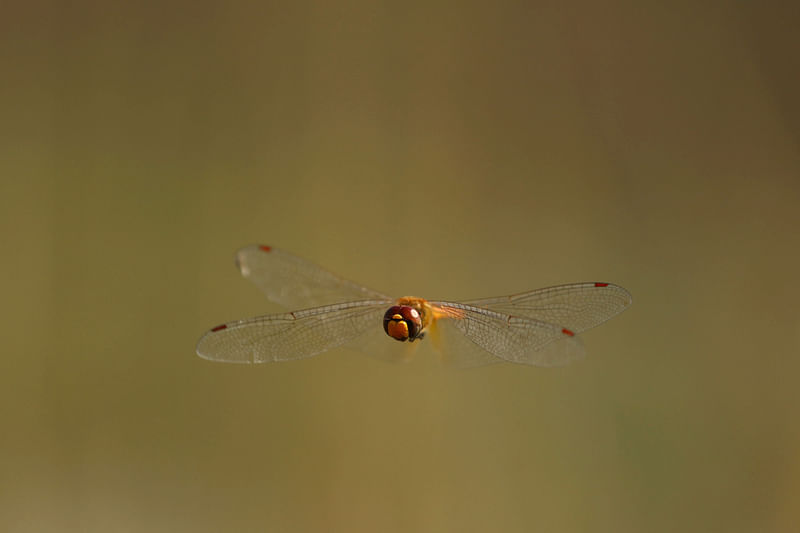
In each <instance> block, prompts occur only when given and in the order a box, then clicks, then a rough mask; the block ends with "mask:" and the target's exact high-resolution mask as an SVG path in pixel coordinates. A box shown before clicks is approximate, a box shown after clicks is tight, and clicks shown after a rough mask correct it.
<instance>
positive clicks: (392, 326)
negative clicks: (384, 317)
mask: <svg viewBox="0 0 800 533" xmlns="http://www.w3.org/2000/svg"><path fill="white" fill-rule="evenodd" d="M395 316H398V315H395ZM392 318H394V317H392ZM400 318H403V317H400ZM386 329H387V331H388V332H389V336H390V337H392V338H395V339H397V340H400V341H402V340H405V339H407V338H408V324H406V321H405V320H398V321H397V322H394V321H392V322H389V323H388V324H387V325H386Z"/></svg>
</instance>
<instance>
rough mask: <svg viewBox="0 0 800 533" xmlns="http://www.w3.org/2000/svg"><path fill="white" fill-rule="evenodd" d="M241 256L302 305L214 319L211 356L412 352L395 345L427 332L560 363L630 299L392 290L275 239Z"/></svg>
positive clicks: (443, 350) (486, 351) (450, 341)
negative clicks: (455, 298) (426, 294)
mask: <svg viewBox="0 0 800 533" xmlns="http://www.w3.org/2000/svg"><path fill="white" fill-rule="evenodd" d="M235 259H236V265H237V267H238V268H239V271H240V272H241V274H242V276H244V277H245V278H246V279H248V280H250V281H252V282H253V283H254V284H255V285H256V286H258V288H260V289H261V290H262V291H263V292H264V293H265V294H266V296H267V298H268V299H269V300H271V301H273V302H275V303H277V304H280V305H282V306H284V307H286V308H290V309H296V310H294V311H291V312H288V313H279V314H270V315H265V316H258V317H254V318H246V319H243V320H236V321H233V322H227V323H224V324H220V325H218V326H216V327H214V328H211V329H210V330H209V331H207V332H206V333H205V334H204V335H203V336H202V337H201V338H200V340H199V341H198V343H197V354H198V355H199V356H200V357H202V358H204V359H208V360H211V361H221V362H228V363H266V362H273V361H289V360H294V359H301V358H305V357H310V356H313V355H317V354H320V353H323V352H326V351H329V350H332V349H334V348H338V347H352V348H355V349H357V350H361V351H365V352H367V353H369V354H370V355H374V356H378V357H384V358H390V359H395V360H408V359H410V357H409V355H408V354H407V353H406V355H403V356H402V357H398V356H397V355H396V352H395V351H394V350H393V349H392V348H391V347H392V346H398V345H400V344H402V345H405V346H410V345H419V344H420V342H421V341H423V340H424V339H428V338H430V339H431V342H432V344H433V347H434V348H435V350H436V351H438V352H439V353H440V354H441V356H442V359H443V360H445V361H446V362H449V363H452V364H454V365H456V366H477V365H482V364H489V363H496V362H510V363H518V364H526V365H535V366H561V365H564V364H567V363H569V362H571V361H573V360H575V359H578V358H580V357H583V356H584V354H585V350H584V347H583V343H582V342H581V340H580V337H579V336H578V335H579V334H580V333H582V332H584V331H586V330H588V329H590V328H593V327H595V326H597V325H599V324H602V323H603V322H605V321H607V320H608V319H610V318H612V317H614V316H615V315H617V314H619V313H621V312H622V311H624V310H625V309H626V308H627V307H628V306H629V305H630V304H631V302H632V297H631V295H630V293H629V292H628V291H627V290H625V289H624V288H622V287H620V286H618V285H614V284H612V283H606V282H584V283H572V284H567V285H558V286H555V287H548V288H544V289H537V290H533V291H529V292H523V293H520V294H514V295H511V296H500V297H496V298H482V299H478V300H469V301H464V302H450V301H440V300H425V299H423V298H417V297H412V296H406V297H402V298H392V297H389V296H386V295H385V294H382V293H379V292H377V291H374V290H372V289H368V288H366V287H363V286H361V285H359V284H357V283H354V282H352V281H349V280H346V279H344V278H341V277H339V276H338V275H336V274H334V273H332V272H329V271H328V270H326V269H324V268H322V267H320V266H318V265H316V264H314V263H312V262H311V261H308V260H305V259H303V258H301V257H298V256H296V255H294V254H291V253H289V252H287V251H285V250H282V249H280V248H277V247H273V246H265V245H252V246H247V247H245V248H242V249H240V250H239V251H238V252H237V253H236V258H235ZM387 354H388V355H387Z"/></svg>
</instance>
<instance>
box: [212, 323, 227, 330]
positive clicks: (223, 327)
mask: <svg viewBox="0 0 800 533" xmlns="http://www.w3.org/2000/svg"><path fill="white" fill-rule="evenodd" d="M227 327H228V326H226V325H225V324H222V325H219V326H217V327H215V328H212V329H211V331H213V332H217V331H221V330H223V329H225V328H227Z"/></svg>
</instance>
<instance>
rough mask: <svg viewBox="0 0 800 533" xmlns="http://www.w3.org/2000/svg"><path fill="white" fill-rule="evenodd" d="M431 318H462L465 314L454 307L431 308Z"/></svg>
mask: <svg viewBox="0 0 800 533" xmlns="http://www.w3.org/2000/svg"><path fill="white" fill-rule="evenodd" d="M433 316H434V318H464V317H465V316H467V314H466V313H465V312H464V311H462V310H461V309H456V308H455V307H446V306H441V307H434V308H433Z"/></svg>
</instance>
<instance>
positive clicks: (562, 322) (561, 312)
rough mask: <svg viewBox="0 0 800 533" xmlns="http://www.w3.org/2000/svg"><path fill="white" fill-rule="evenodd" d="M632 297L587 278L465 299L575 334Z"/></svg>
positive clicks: (612, 313) (615, 311) (619, 309)
mask: <svg viewBox="0 0 800 533" xmlns="http://www.w3.org/2000/svg"><path fill="white" fill-rule="evenodd" d="M632 301H633V299H632V297H631V294H630V293H629V292H628V291H627V290H625V289H623V288H622V287H620V286H618V285H613V284H611V283H592V282H589V283H572V284H569V285H559V286H556V287H548V288H546V289H537V290H535V291H530V292H524V293H521V294H514V295H512V296H500V297H498V298H484V299H481V300H470V301H468V302H464V303H466V304H468V305H472V306H475V307H480V308H484V309H489V310H491V311H497V312H498V313H504V314H507V315H512V316H515V317H525V318H529V319H533V320H537V321H542V322H547V323H549V324H558V325H559V326H560V327H563V328H566V329H568V330H569V331H571V332H573V333H576V334H577V333H580V332H582V331H586V330H587V329H590V328H593V327H595V326H598V325H600V324H602V323H603V322H605V321H606V320H608V319H610V318H612V317H614V316H616V315H618V314H619V313H621V312H622V311H624V310H625V309H626V308H627V307H628V306H629V305H630V304H631V302H632Z"/></svg>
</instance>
